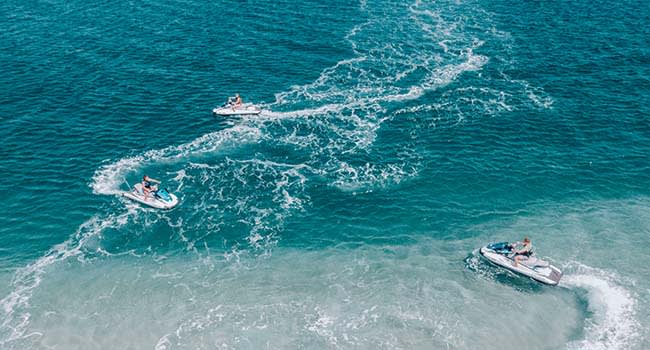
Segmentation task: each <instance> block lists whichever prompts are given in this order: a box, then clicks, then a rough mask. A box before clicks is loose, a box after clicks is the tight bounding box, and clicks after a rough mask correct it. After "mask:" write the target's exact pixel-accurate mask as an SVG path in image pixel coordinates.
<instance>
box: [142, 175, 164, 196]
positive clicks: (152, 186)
mask: <svg viewBox="0 0 650 350" xmlns="http://www.w3.org/2000/svg"><path fill="white" fill-rule="evenodd" d="M159 183H160V180H156V179H152V178H150V177H149V176H147V175H145V176H143V177H142V194H144V198H147V197H148V196H149V194H150V193H152V192H153V193H155V192H156V191H158V185H157V184H159Z"/></svg>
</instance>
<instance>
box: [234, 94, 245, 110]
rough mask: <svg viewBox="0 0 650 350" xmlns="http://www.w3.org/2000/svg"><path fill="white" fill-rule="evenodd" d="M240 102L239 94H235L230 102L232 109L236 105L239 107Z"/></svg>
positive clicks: (241, 102)
mask: <svg viewBox="0 0 650 350" xmlns="http://www.w3.org/2000/svg"><path fill="white" fill-rule="evenodd" d="M242 104H243V101H242V99H241V96H239V94H235V100H234V102H233V103H232V109H235V108H237V107H241V105H242Z"/></svg>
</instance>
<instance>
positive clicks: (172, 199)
mask: <svg viewBox="0 0 650 350" xmlns="http://www.w3.org/2000/svg"><path fill="white" fill-rule="evenodd" d="M122 195H123V196H124V197H126V198H129V199H132V200H134V201H136V202H139V203H142V204H144V205H148V206H150V207H153V208H156V209H171V208H173V207H175V206H176V205H177V204H178V197H176V196H175V195H174V194H172V193H169V192H167V190H166V189H164V188H161V189H159V190H156V191H152V192H150V193H149V195H148V196H147V197H145V196H144V193H143V192H142V184H140V183H137V184H135V185H133V190H132V191H127V192H124V193H122Z"/></svg>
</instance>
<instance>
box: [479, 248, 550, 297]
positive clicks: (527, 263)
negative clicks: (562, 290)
mask: <svg viewBox="0 0 650 350" xmlns="http://www.w3.org/2000/svg"><path fill="white" fill-rule="evenodd" d="M479 253H480V255H481V257H483V258H484V259H485V260H487V261H488V262H490V263H492V264H494V265H496V266H499V267H502V268H504V269H507V270H508V271H511V272H514V273H516V274H519V275H523V276H526V277H529V278H531V279H533V280H535V281H537V282H541V283H544V284H547V285H551V286H555V285H557V284H558V283H559V282H560V279H561V278H562V271H560V269H558V268H557V267H555V266H553V265H551V264H550V263H549V262H547V261H545V260H542V259H540V258H538V257H537V256H536V255H535V254H534V253H533V254H531V256H529V257H528V258H527V259H521V260H519V264H517V266H515V260H514V254H513V251H512V247H511V246H510V245H509V244H508V242H497V243H490V244H488V245H487V246H485V247H482V248H481V249H480V250H479Z"/></svg>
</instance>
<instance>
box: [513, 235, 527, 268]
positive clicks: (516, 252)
mask: <svg viewBox="0 0 650 350" xmlns="http://www.w3.org/2000/svg"><path fill="white" fill-rule="evenodd" d="M509 247H510V249H511V250H512V254H513V255H512V258H513V260H514V263H513V265H514V266H515V267H517V266H518V265H519V261H520V260H521V259H524V260H527V259H528V258H530V256H531V255H533V243H532V242H531V241H530V239H529V238H528V237H524V240H523V242H515V243H513V244H510V245H509Z"/></svg>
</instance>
